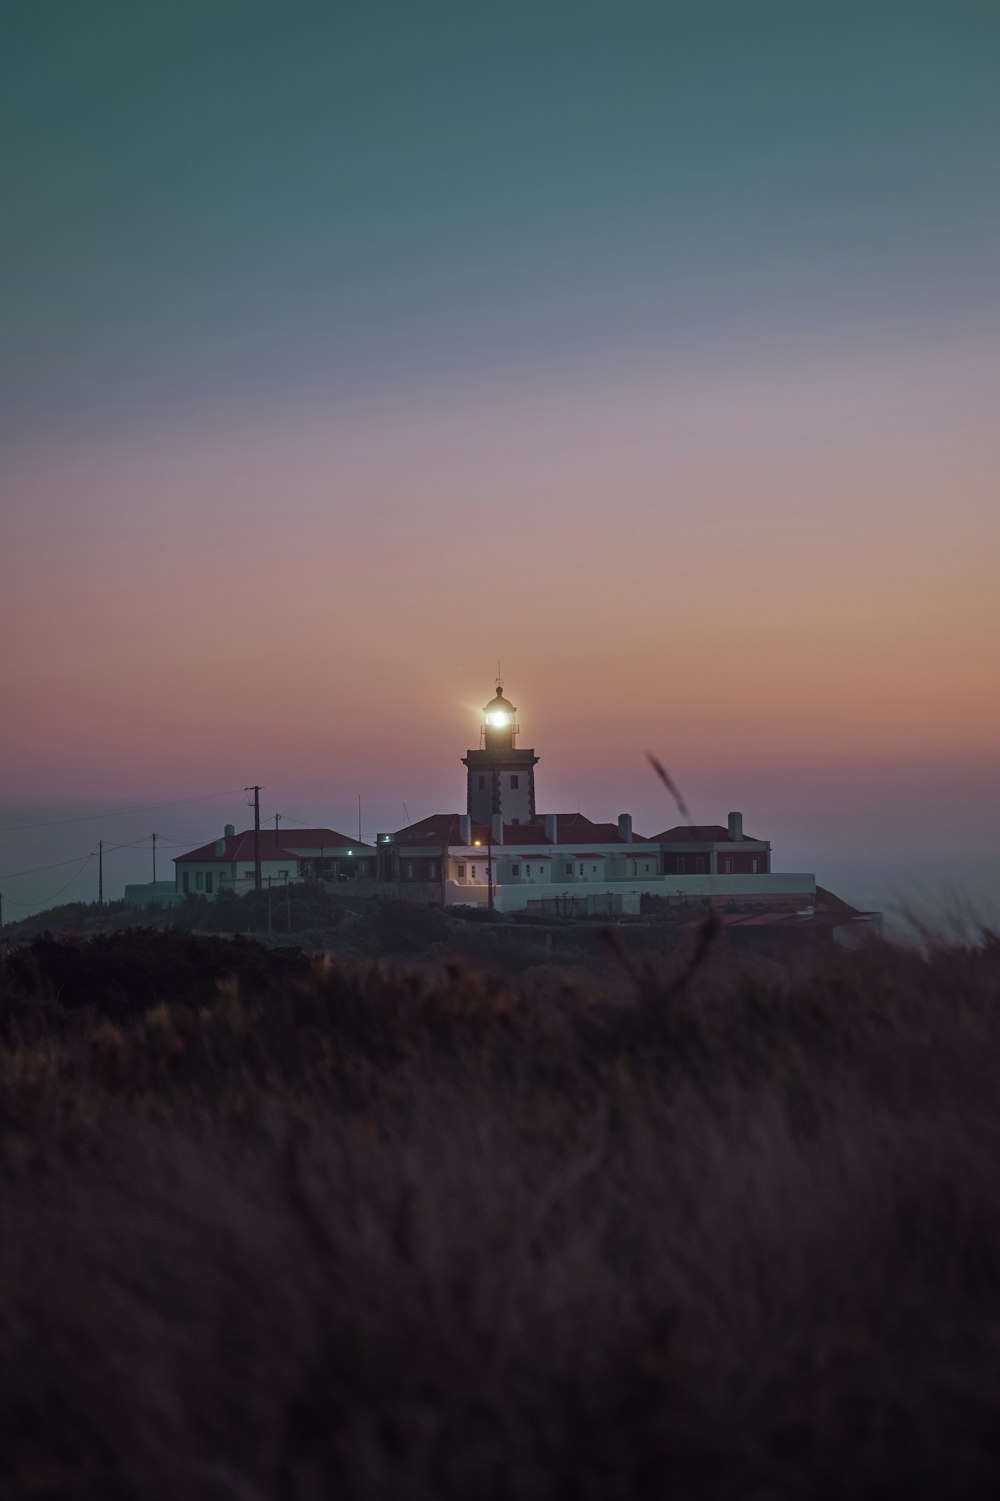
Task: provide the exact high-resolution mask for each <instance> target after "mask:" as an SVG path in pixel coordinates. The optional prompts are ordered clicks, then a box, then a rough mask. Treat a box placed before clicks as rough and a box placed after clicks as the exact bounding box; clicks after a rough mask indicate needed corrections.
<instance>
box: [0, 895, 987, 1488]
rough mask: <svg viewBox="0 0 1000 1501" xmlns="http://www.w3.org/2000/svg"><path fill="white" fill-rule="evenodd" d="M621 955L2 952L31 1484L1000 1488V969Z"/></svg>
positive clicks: (983, 954)
mask: <svg viewBox="0 0 1000 1501" xmlns="http://www.w3.org/2000/svg"><path fill="white" fill-rule="evenodd" d="M471 926H474V925H470V927H471ZM628 942H629V939H628V935H627V934H626V935H625V936H624V937H623V936H622V934H621V933H620V932H619V933H617V935H616V937H615V938H614V939H613V943H612V948H614V947H615V945H617V952H614V951H610V952H608V953H607V958H606V962H604V963H603V964H601V965H599V964H598V963H597V962H596V960H595V961H594V963H593V965H592V966H591V968H592V975H591V976H590V977H587V976H584V977H583V978H579V977H578V976H579V973H581V972H579V971H578V972H574V973H573V974H567V973H560V971H559V970H558V968H555V967H552V968H547V969H544V968H543V969H539V968H534V969H523V970H521V972H519V973H516V974H511V973H508V974H501V973H500V972H499V971H497V970H487V969H485V968H471V967H468V966H466V965H465V964H463V963H460V962H451V961H448V960H446V959H442V960H441V962H439V963H437V964H435V965H433V966H431V965H428V964H426V963H425V964H424V965H423V966H422V967H421V968H420V969H419V970H415V969H413V968H412V967H407V966H406V965H405V964H393V965H389V964H387V963H386V962H384V961H382V962H375V961H372V960H371V959H364V958H359V959H353V960H352V959H349V958H345V959H343V960H336V961H333V962H330V961H328V960H316V959H310V958H308V957H307V956H305V955H303V954H302V953H301V952H299V951H297V950H293V949H287V950H280V949H277V950H276V949H274V948H266V947H263V946H260V945H258V944H256V943H254V942H251V941H248V940H244V939H231V938H222V937H212V936H197V935H192V934H190V933H187V932H184V931H182V930H179V929H173V930H164V931H160V932H157V931H139V930H133V931H129V932H123V933H119V934H116V935H111V936H105V937H99V938H97V939H96V940H92V941H89V942H87V941H83V940H55V939H44V938H39V939H37V940H36V941H34V942H33V943H31V944H28V945H26V946H24V947H22V948H19V949H17V950H16V951H12V952H10V953H9V954H8V955H7V956H6V959H5V960H4V961H3V963H2V966H0V1172H2V1185H0V1205H2V1215H3V1237H2V1246H0V1254H2V1257H3V1275H2V1277H0V1349H2V1354H3V1359H2V1361H0V1382H2V1391H0V1497H7V1496H12V1497H14V1496H24V1497H48V1498H81V1501H83V1498H86V1501H91V1498H93V1501H98V1498H99V1501H119V1498H143V1501H177V1498H185V1501H187V1498H190V1501H202V1498H205V1501H209V1498H211V1501H265V1498H267V1501H271V1498H275V1501H277V1498H280V1501H300V1498H301V1501H319V1498H327V1497H347V1498H354V1497H358V1498H366V1501H367V1498H380V1501H381V1498H393V1501H395V1498H400V1501H402V1498H413V1501H415V1498H424V1497H427V1498H442V1501H452V1498H454V1501H469V1498H476V1501H479V1498H482V1501H493V1498H510V1501H513V1498H522V1497H528V1498H538V1501H542V1498H546V1501H547V1498H560V1501H562V1498H565V1501H586V1498H606V1497H610V1498H631V1497H640V1496H641V1497H646V1496H657V1497H658V1496H664V1497H697V1498H699V1501H701V1498H708V1501H712V1498H716V1497H719V1498H722V1497H725V1498H735V1497H738V1498H740V1501H745V1498H771V1497H774V1498H785V1497H788V1498H803V1501H805V1498H813V1497H819V1498H840V1497H844V1498H846V1497H852V1498H856V1497H894V1496H906V1497H918V1498H922V1497H927V1498H930V1497H934V1498H935V1501H937V1498H940V1497H942V1496H947V1497H949V1498H953V1497H958V1498H962V1497H973V1496H977V1497H978V1496H993V1495H995V1494H997V1493H998V1492H1000V1094H998V1065H1000V946H998V945H997V943H996V942H995V941H994V940H992V939H989V938H987V939H985V940H984V941H983V942H982V943H980V944H979V945H978V946H975V947H959V946H940V947H937V948H931V949H929V950H927V951H924V952H916V951H902V950H899V951H897V950H891V949H889V948H874V949H871V950H869V951H867V952H861V953H855V954H847V953H840V954H835V953H831V954H830V955H828V956H826V957H825V958H823V959H821V960H817V961H816V962H815V964H814V965H813V967H812V968H811V969H809V970H806V969H800V970H798V971H796V972H792V971H790V970H789V971H786V972H782V971H780V970H779V969H778V967H777V966H776V965H775V964H773V963H772V964H769V965H767V966H766V967H764V966H758V967H757V968H755V969H749V968H746V967H745V966H743V965H741V964H738V963H737V961H736V960H733V959H729V958H727V956H726V954H725V951H724V950H723V949H722V948H721V947H720V945H719V943H718V941H717V940H716V939H715V937H714V935H713V934H712V932H711V930H710V929H708V928H703V929H702V931H701V933H700V934H698V935H696V937H695V939H694V946H693V947H692V948H691V949H689V950H688V951H686V952H683V953H677V955H676V957H670V956H667V957H662V956H661V957H649V956H644V955H643V954H641V953H638V952H637V951H636V950H634V949H632V948H630V947H627V946H626V945H627V943H628Z"/></svg>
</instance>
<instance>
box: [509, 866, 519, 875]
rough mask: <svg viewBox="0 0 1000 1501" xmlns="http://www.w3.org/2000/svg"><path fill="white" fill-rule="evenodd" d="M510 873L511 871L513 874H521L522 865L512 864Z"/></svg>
mask: <svg viewBox="0 0 1000 1501" xmlns="http://www.w3.org/2000/svg"><path fill="white" fill-rule="evenodd" d="M510 873H511V875H512V876H520V874H521V867H520V865H512V866H511V868H510Z"/></svg>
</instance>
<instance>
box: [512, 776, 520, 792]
mask: <svg viewBox="0 0 1000 1501" xmlns="http://www.w3.org/2000/svg"><path fill="white" fill-rule="evenodd" d="M517 785H518V784H517V777H516V776H512V777H511V779H510V790H511V792H516V791H517Z"/></svg>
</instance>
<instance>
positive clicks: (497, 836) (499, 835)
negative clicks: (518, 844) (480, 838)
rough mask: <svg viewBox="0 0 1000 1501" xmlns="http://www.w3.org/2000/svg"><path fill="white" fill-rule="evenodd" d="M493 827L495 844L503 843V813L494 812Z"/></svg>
mask: <svg viewBox="0 0 1000 1501" xmlns="http://www.w3.org/2000/svg"><path fill="white" fill-rule="evenodd" d="M492 828H493V843H494V844H503V814H502V813H494V815H493V824H492Z"/></svg>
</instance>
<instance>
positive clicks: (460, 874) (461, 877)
mask: <svg viewBox="0 0 1000 1501" xmlns="http://www.w3.org/2000/svg"><path fill="white" fill-rule="evenodd" d="M458 879H459V880H460V881H464V880H465V866H464V865H459V866H458Z"/></svg>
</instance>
